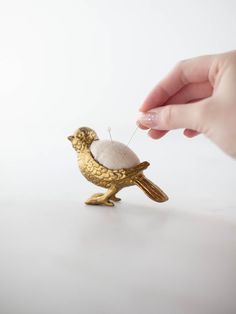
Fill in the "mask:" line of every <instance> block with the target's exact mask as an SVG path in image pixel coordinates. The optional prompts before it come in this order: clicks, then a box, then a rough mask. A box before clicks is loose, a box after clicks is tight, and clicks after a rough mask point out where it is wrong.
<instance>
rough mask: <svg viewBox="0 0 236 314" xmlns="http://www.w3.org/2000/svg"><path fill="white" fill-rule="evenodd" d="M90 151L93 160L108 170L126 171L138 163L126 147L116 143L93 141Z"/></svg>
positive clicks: (136, 157) (133, 154)
mask: <svg viewBox="0 0 236 314" xmlns="http://www.w3.org/2000/svg"><path fill="white" fill-rule="evenodd" d="M90 151H91V153H92V155H93V157H94V159H95V160H97V161H98V162H99V163H100V164H101V165H103V166H105V167H107V168H109V169H122V168H125V169H128V168H131V167H134V166H137V165H138V164H139V163H140V160H139V158H138V156H137V155H136V154H135V153H134V152H133V151H132V150H131V149H130V148H129V147H128V146H126V145H125V144H123V143H120V142H117V141H110V140H96V141H93V142H92V144H91V146H90Z"/></svg>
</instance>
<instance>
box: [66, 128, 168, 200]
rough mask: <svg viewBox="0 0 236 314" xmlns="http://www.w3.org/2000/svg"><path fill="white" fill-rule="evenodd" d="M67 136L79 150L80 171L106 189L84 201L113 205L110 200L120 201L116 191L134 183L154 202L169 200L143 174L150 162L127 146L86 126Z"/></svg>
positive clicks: (76, 149)
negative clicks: (140, 157)
mask: <svg viewBox="0 0 236 314" xmlns="http://www.w3.org/2000/svg"><path fill="white" fill-rule="evenodd" d="M68 139H69V140H70V141H71V143H72V146H73V148H74V149H75V151H76V152H77V154H78V162H79V168H80V171H81V173H82V174H83V175H84V176H85V178H86V179H87V180H89V181H90V182H92V183H94V184H96V185H98V186H101V187H103V188H106V189H107V191H106V192H105V193H95V194H93V195H92V196H91V197H90V198H89V199H88V200H87V201H86V202H85V203H86V204H89V205H106V206H114V203H113V202H118V201H120V198H119V197H117V196H116V194H117V193H118V192H119V191H120V190H121V189H123V188H124V187H128V186H132V185H137V186H138V187H139V188H140V189H141V190H142V191H143V192H144V193H145V194H146V195H147V196H148V197H150V198H151V199H152V200H154V201H155V202H165V201H167V200H168V196H167V195H166V194H165V193H164V192H163V191H162V190H161V189H160V188H159V187H158V186H157V185H155V184H154V183H153V182H151V181H150V180H149V179H148V178H146V177H145V175H144V174H143V171H144V170H145V169H147V167H148V166H149V162H147V161H143V162H141V163H140V161H139V158H138V157H137V155H136V154H135V153H134V152H133V151H132V150H131V149H130V148H129V147H128V146H126V145H124V144H122V143H120V142H116V141H113V140H110V141H109V140H99V139H98V136H97V134H96V132H95V131H94V130H92V129H90V128H88V127H81V128H79V129H77V130H76V131H75V133H74V135H70V136H69V137H68Z"/></svg>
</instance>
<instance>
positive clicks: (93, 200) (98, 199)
mask: <svg viewBox="0 0 236 314" xmlns="http://www.w3.org/2000/svg"><path fill="white" fill-rule="evenodd" d="M105 194H106V193H96V194H93V195H92V196H91V197H90V198H89V199H87V201H86V202H85V204H87V205H106V206H114V203H113V202H112V201H110V199H112V198H110V199H109V198H108V197H107V195H105ZM114 201H115V200H114Z"/></svg>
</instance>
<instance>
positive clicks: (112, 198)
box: [110, 195, 121, 202]
mask: <svg viewBox="0 0 236 314" xmlns="http://www.w3.org/2000/svg"><path fill="white" fill-rule="evenodd" d="M110 200H112V201H114V202H119V201H121V198H119V197H116V196H115V195H113V196H112V197H110Z"/></svg>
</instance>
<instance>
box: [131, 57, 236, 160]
mask: <svg viewBox="0 0 236 314" xmlns="http://www.w3.org/2000/svg"><path fill="white" fill-rule="evenodd" d="M140 111H141V112H142V114H141V115H140V117H139V119H138V121H137V123H138V125H139V126H140V128H142V129H149V131H148V134H149V136H150V137H152V138H154V139H158V138H161V137H162V136H163V135H165V134H166V133H167V132H168V130H173V129H179V128H184V129H185V130H184V135H186V136H187V137H194V136H196V135H197V134H199V133H203V134H205V135H206V136H207V137H208V138H209V139H211V140H212V141H213V142H214V143H215V144H217V145H218V146H219V147H220V148H221V149H222V150H223V151H224V152H226V153H227V154H229V155H231V156H232V157H234V158H236V51H232V52H228V53H223V54H219V55H209V56H208V55H207V56H202V57H197V58H194V59H189V60H184V61H181V62H180V63H178V64H177V66H176V67H175V68H174V69H173V70H172V71H171V72H170V73H169V74H168V75H167V76H166V77H165V78H164V79H163V80H162V81H161V82H160V83H159V84H158V85H157V86H156V87H155V88H154V89H153V91H152V92H151V93H150V94H149V96H148V97H147V99H146V100H145V101H144V103H143V105H142V106H141V108H140Z"/></svg>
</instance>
